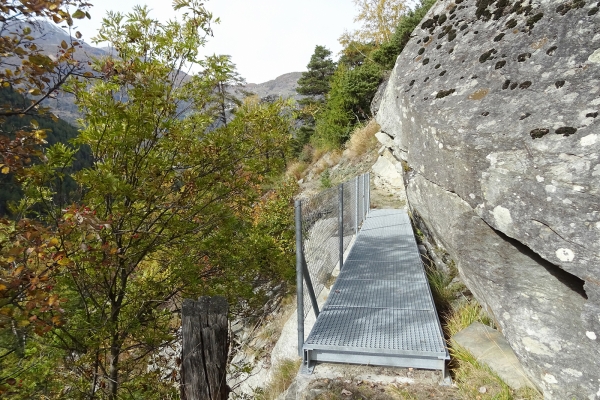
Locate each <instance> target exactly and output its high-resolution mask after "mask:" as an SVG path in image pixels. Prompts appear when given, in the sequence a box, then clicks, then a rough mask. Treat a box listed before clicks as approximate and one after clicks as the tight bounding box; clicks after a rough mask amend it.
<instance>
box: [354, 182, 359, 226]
mask: <svg viewBox="0 0 600 400" xmlns="http://www.w3.org/2000/svg"><path fill="white" fill-rule="evenodd" d="M354 193H355V197H354V198H355V200H356V201H355V202H354V208H355V209H356V212H355V214H356V215H355V218H354V234H355V235H358V175H357V176H355V177H354Z"/></svg>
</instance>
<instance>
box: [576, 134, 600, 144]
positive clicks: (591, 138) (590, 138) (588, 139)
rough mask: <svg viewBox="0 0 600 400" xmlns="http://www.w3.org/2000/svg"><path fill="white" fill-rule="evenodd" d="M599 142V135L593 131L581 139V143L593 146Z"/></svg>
mask: <svg viewBox="0 0 600 400" xmlns="http://www.w3.org/2000/svg"><path fill="white" fill-rule="evenodd" d="M597 142H598V135H597V134H596V133H592V134H590V135H587V136H584V137H582V138H581V139H579V144H580V145H582V146H591V145H593V144H596V143H597Z"/></svg>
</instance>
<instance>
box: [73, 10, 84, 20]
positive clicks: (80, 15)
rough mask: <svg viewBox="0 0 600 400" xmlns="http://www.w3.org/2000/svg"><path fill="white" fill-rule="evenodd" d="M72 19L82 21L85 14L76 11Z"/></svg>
mask: <svg viewBox="0 0 600 400" xmlns="http://www.w3.org/2000/svg"><path fill="white" fill-rule="evenodd" d="M72 17H73V18H76V19H82V18H85V12H84V11H82V10H77V11H75V12H74V13H73V15H72Z"/></svg>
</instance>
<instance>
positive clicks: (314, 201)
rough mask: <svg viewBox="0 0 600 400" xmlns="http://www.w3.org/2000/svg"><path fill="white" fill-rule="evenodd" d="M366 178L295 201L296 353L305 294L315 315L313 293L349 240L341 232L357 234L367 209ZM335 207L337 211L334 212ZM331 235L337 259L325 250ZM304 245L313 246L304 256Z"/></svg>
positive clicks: (301, 332)
mask: <svg viewBox="0 0 600 400" xmlns="http://www.w3.org/2000/svg"><path fill="white" fill-rule="evenodd" d="M369 182H370V174H369V173H366V174H362V175H359V176H356V177H354V178H353V179H351V180H348V181H346V182H344V183H342V184H340V185H339V186H338V187H337V196H335V195H334V192H333V190H332V189H333V188H332V189H328V190H326V191H323V192H321V193H318V194H316V195H315V196H312V197H309V198H305V199H302V200H296V202H295V221H296V293H297V312H298V354H299V355H300V356H302V346H303V345H304V319H305V318H306V316H307V314H308V312H309V311H310V309H309V307H307V306H308V305H307V304H305V298H306V296H305V294H306V295H307V297H308V299H309V300H310V305H311V306H312V309H313V311H314V313H315V316H316V317H318V316H319V306H318V304H317V297H318V296H319V295H320V293H321V291H322V290H323V287H324V284H325V281H327V280H328V279H329V277H330V276H331V273H332V271H333V269H334V268H335V267H336V266H337V265H339V266H340V270H341V269H342V267H343V263H344V250H345V247H347V246H348V244H349V242H350V241H349V240H347V241H345V240H344V236H354V235H356V234H358V231H359V230H360V227H361V225H362V222H363V221H364V220H365V218H366V217H367V214H368V212H369V208H370V187H369V186H370V185H369ZM345 191H346V194H345V193H344V192H345ZM333 201H336V202H337V207H335V204H331V203H332V202H333ZM336 208H337V210H336ZM336 211H337V215H335V214H336ZM336 217H337V218H336ZM335 236H337V239H338V240H337V243H338V249H337V250H338V251H337V252H338V254H339V258H338V260H337V261H335V258H332V257H330V256H331V254H327V253H332V250H333V249H332V248H331V247H332V246H333V245H334V244H333V243H334V241H335V239H336V237H335ZM306 247H310V248H311V250H313V251H311V252H310V254H309V257H308V260H307V256H306V249H305V248H306ZM328 256H329V257H328ZM336 258H337V257H336ZM311 274H312V276H311ZM313 283H314V284H313ZM315 285H316V290H315Z"/></svg>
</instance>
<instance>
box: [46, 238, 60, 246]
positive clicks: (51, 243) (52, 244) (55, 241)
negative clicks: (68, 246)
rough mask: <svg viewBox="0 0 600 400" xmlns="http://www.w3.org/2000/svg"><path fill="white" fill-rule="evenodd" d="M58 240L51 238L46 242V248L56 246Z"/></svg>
mask: <svg viewBox="0 0 600 400" xmlns="http://www.w3.org/2000/svg"><path fill="white" fill-rule="evenodd" d="M58 243H59V241H58V239H57V238H52V239H50V241H49V242H48V246H58Z"/></svg>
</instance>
